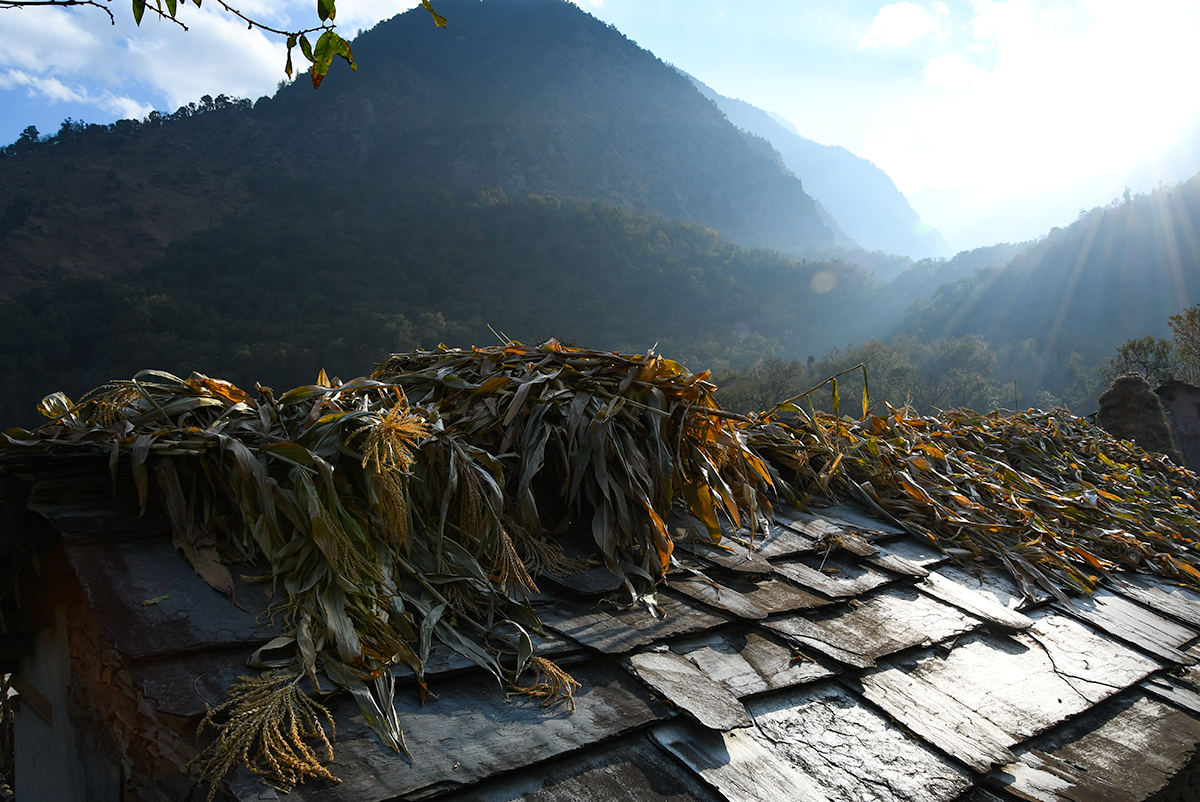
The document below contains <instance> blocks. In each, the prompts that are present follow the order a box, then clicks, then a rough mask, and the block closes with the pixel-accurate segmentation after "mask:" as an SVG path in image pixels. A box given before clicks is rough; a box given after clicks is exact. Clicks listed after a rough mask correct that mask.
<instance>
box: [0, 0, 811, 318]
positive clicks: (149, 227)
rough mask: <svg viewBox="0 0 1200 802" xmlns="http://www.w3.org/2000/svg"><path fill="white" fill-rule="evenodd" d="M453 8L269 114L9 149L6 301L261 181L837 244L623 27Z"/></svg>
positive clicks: (220, 204) (577, 14)
mask: <svg viewBox="0 0 1200 802" xmlns="http://www.w3.org/2000/svg"><path fill="white" fill-rule="evenodd" d="M442 5H443V6H445V8H444V9H442V8H441V6H439V9H440V10H442V11H443V13H444V14H446V15H448V16H450V17H451V18H452V19H453V24H452V26H451V27H450V28H448V29H444V30H442V29H437V28H435V27H434V26H432V25H430V24H429V15H428V13H427V12H425V11H423V10H421V9H417V10H415V11H413V12H409V13H407V14H402V15H400V16H399V17H396V18H394V19H392V20H390V21H387V22H384V23H381V24H380V25H378V26H376V27H375V28H374V29H373V30H371V31H368V32H366V33H364V34H362V35H361V36H359V37H358V39H356V40H355V41H354V43H353V47H354V52H355V56H356V58H357V60H358V61H359V63H360V64H362V65H363V67H362V69H360V70H359V72H358V74H357V75H351V74H350V73H349V70H348V69H347V68H346V67H345V65H344V64H341V63H340V62H339V63H338V64H337V65H335V67H334V74H333V75H332V76H331V77H330V78H329V79H328V80H327V81H326V82H325V83H324V85H323V86H322V87H321V89H320V91H319V92H314V91H313V90H312V88H311V86H309V85H308V81H307V80H305V79H304V77H303V76H301V78H300V79H299V80H297V81H296V82H295V83H294V84H291V85H289V86H285V87H283V88H282V89H281V91H280V92H279V93H278V94H277V95H276V96H275V97H274V98H272V99H261V100H259V101H258V102H257V103H255V104H254V105H253V107H250V106H249V105H248V104H228V103H216V102H212V101H209V102H205V103H202V104H201V105H200V107H199V108H198V109H195V110H193V111H191V112H189V111H188V110H184V113H182V114H177V115H173V117H174V118H173V119H168V120H165V121H164V120H163V118H161V117H156V118H155V119H154V120H152V121H151V122H150V123H149V124H137V123H132V122H130V123H119V124H117V125H115V126H111V127H103V126H93V127H87V128H84V127H78V126H77V127H74V128H72V127H71V126H66V127H65V128H64V132H63V134H62V135H61V136H59V137H56V138H55V139H54V140H53V141H51V142H40V143H35V145H36V146H35V147H30V148H26V149H24V150H25V151H27V152H20V151H21V149H19V148H11V147H10V148H8V149H6V150H7V151H8V155H6V156H5V157H4V158H3V160H2V161H3V164H2V167H3V169H0V196H2V197H4V198H7V199H9V201H8V203H9V206H8V207H7V208H6V207H4V206H0V215H3V216H4V219H5V220H6V221H8V222H6V223H5V224H4V225H3V226H0V294H8V295H10V296H11V295H12V294H13V293H16V292H19V291H20V290H21V289H24V288H27V287H29V286H37V285H41V286H46V285H48V284H51V283H53V282H55V281H57V280H59V279H61V278H62V277H64V276H68V275H75V274H85V275H96V274H105V273H114V272H119V271H120V270H123V269H126V268H128V267H131V266H137V265H139V264H144V263H146V261H147V260H148V259H152V258H156V257H160V256H161V255H162V253H163V249H164V248H165V247H166V246H167V245H168V244H169V243H170V242H172V241H174V240H176V239H178V238H179V237H184V236H187V235H189V234H191V233H193V232H195V231H197V230H199V229H203V228H208V227H210V226H214V225H217V224H219V223H220V222H221V221H222V220H223V219H224V218H225V217H226V216H228V215H230V214H236V213H238V212H239V210H240V209H242V208H243V207H244V206H245V205H246V204H248V203H250V202H264V201H265V202H271V201H279V200H280V199H277V198H267V197H251V196H250V194H248V192H249V190H248V189H247V186H246V183H245V182H246V180H247V178H248V177H249V176H251V175H252V174H253V175H258V174H262V173H271V174H278V175H285V176H305V177H308V179H309V182H310V183H309V185H308V186H307V188H306V191H309V192H314V193H318V194H319V193H322V192H324V191H325V189H326V188H327V187H328V186H330V185H332V184H339V185H348V186H354V185H355V184H356V183H357V182H360V181H362V180H363V179H364V177H371V178H384V179H386V180H390V181H392V182H394V183H397V184H399V183H401V182H405V181H410V180H420V181H425V182H437V183H451V184H457V185H461V186H464V187H469V188H472V189H500V190H502V191H503V192H504V193H506V194H508V195H509V196H511V197H520V196H521V195H524V194H526V193H537V194H545V195H555V196H561V197H568V198H580V199H589V200H600V201H604V202H606V203H609V204H612V205H617V206H622V207H624V208H627V209H630V210H635V211H637V210H644V211H650V212H657V213H660V214H662V215H664V216H666V217H668V218H671V219H679V220H683V221H687V222H691V223H696V224H699V225H702V226H706V227H709V228H713V229H714V230H716V231H718V232H719V233H721V234H722V235H723V236H725V237H727V238H729V239H731V240H733V241H735V242H738V243H742V244H744V245H748V246H764V247H770V248H778V249H790V248H803V249H813V248H821V247H826V246H829V245H832V244H833V234H832V233H831V232H830V230H829V229H827V228H826V227H825V226H824V225H823V224H822V222H821V220H820V217H819V215H818V212H817V209H816V206H815V204H814V203H813V200H812V199H811V198H810V197H809V196H808V195H806V194H805V193H804V191H803V188H802V185H801V182H800V181H799V180H798V179H796V178H795V177H794V176H792V175H790V174H789V173H788V172H787V170H786V169H785V168H784V167H783V166H782V165H781V164H779V163H778V160H777V157H775V156H774V154H772V153H764V152H762V149H761V147H760V146H759V145H758V144H757V143H751V142H750V141H748V140H747V138H746V137H745V136H744V135H743V134H742V133H741V132H739V131H738V130H737V129H736V128H735V127H734V126H733V125H731V124H730V123H729V122H728V121H727V120H725V118H724V116H723V115H722V114H721V112H720V111H719V110H718V109H716V108H715V107H714V106H713V105H712V104H711V103H710V102H708V101H707V100H705V99H704V98H703V97H702V96H701V95H700V94H699V93H698V92H697V91H696V90H695V88H694V87H693V86H692V85H691V84H690V82H688V81H687V79H686V78H684V77H683V76H681V75H679V74H678V73H677V72H676V71H675V70H674V69H672V68H670V67H668V66H667V65H665V64H663V63H662V62H661V61H659V60H658V59H657V58H656V57H655V56H654V55H653V54H651V53H648V52H647V51H645V50H642V49H641V48H639V47H637V46H636V45H635V44H633V43H632V42H630V41H629V40H628V39H626V38H625V37H624V36H622V35H621V34H620V32H618V31H617V30H616V29H614V28H610V27H608V26H606V25H604V24H603V23H601V22H599V21H598V20H596V19H595V18H593V17H591V16H589V15H588V14H586V13H584V12H583V11H581V10H580V9H579V8H578V7H577V6H575V5H573V4H571V3H568V2H566V0H509V2H503V3H478V2H472V0H443V3H442ZM218 107H220V108H218ZM200 112H207V113H200ZM13 204H15V205H13ZM325 233H326V235H327V236H330V237H336V236H338V232H337V231H336V230H335V229H326V231H325Z"/></svg>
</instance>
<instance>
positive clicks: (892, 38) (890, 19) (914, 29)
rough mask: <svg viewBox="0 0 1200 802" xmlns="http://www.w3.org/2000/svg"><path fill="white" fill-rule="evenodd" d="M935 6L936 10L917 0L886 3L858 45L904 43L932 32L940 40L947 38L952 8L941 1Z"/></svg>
mask: <svg viewBox="0 0 1200 802" xmlns="http://www.w3.org/2000/svg"><path fill="white" fill-rule="evenodd" d="M931 8H932V9H933V13H932V14H931V13H930V12H929V11H926V10H925V9H924V8H923V7H921V6H918V5H916V4H915V3H908V2H902V3H892V4H890V5H886V6H884V7H883V8H881V9H879V13H878V14H876V15H875V19H874V20H873V21H872V22H871V27H870V28H868V29H867V33H866V35H865V36H863V38H862V39H860V40H859V42H858V46H859V47H860V48H865V47H872V46H874V47H904V46H905V45H909V44H912V43H913V42H915V41H916V40H917V39H920V38H921V37H922V36H928V35H931V34H932V35H933V36H935V37H937V39H938V41H945V40H946V38H947V37H949V35H950V31H949V29H948V28H947V27H946V26H945V23H946V22H947V19H948V17H949V15H950V10H949V9H948V8H946V5H945V4H944V3H941V2H935V3H934V4H933V5H932V6H931Z"/></svg>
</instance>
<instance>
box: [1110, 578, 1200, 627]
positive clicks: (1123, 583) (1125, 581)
mask: <svg viewBox="0 0 1200 802" xmlns="http://www.w3.org/2000/svg"><path fill="white" fill-rule="evenodd" d="M1105 585H1107V586H1108V587H1110V588H1112V589H1113V590H1115V591H1116V592H1117V593H1120V594H1121V595H1122V596H1128V597H1129V598H1131V599H1134V600H1135V601H1139V602H1141V603H1142V604H1144V605H1146V606H1147V607H1150V608H1151V609H1154V610H1157V611H1158V612H1160V613H1163V614H1165V615H1172V616H1175V617H1176V618H1178V619H1179V620H1180V621H1183V622H1184V623H1185V624H1191V625H1192V626H1197V627H1200V593H1197V592H1196V591H1194V590H1190V589H1188V588H1181V587H1179V586H1178V585H1173V584H1171V583H1170V582H1168V581H1166V580H1163V579H1159V578H1157V577H1152V576H1146V575H1144V574H1131V573H1120V574H1115V575H1114V576H1113V578H1112V579H1111V580H1109V581H1106V582H1105Z"/></svg>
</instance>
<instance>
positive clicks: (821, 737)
mask: <svg viewBox="0 0 1200 802" xmlns="http://www.w3.org/2000/svg"><path fill="white" fill-rule="evenodd" d="M747 706H748V707H749V708H750V715H751V717H752V718H753V719H754V723H755V725H756V726H757V727H758V731H759V732H760V733H761V734H762V735H761V738H762V740H763V741H764V742H766V743H767V744H768V745H769V746H770V747H771V750H772V751H773V752H775V753H776V754H779V755H781V756H783V757H784V758H786V759H787V760H788V761H789V762H790V763H791V765H792V767H793V768H794V769H795V770H796V771H798V772H799V773H801V774H803V775H805V776H806V777H808V778H809V779H810V780H811V781H812V782H813V784H814V785H816V786H817V787H818V788H819V789H820V790H821V792H822V793H824V794H825V796H826V797H827V798H828V799H829V800H831V802H864V801H865V800H876V801H877V802H918V800H919V801H920V802H949V800H954V799H957V798H958V797H959V796H960V795H961V794H962V793H963V792H964V791H966V790H967V789H968V788H970V787H971V786H972V785H973V780H972V778H971V776H970V774H968V772H967V771H966V770H964V769H963V768H960V767H959V766H958V765H956V764H955V763H954V762H953V761H951V760H950V759H948V758H946V757H943V756H942V755H940V754H938V753H937V752H935V751H934V750H933V749H931V748H930V747H929V746H928V745H926V744H924V743H922V742H921V741H919V740H917V739H916V738H914V737H913V736H911V735H909V734H908V733H907V732H905V731H904V729H903V728H902V727H901V726H900V725H898V724H896V723H895V722H893V721H891V720H889V719H888V718H887V717H886V716H883V715H881V714H879V713H877V712H875V711H874V710H873V709H872V708H871V707H870V706H868V705H866V704H863V701H862V699H860V698H858V697H857V696H856V695H854V694H853V693H852V692H850V691H849V690H847V689H845V688H842V687H839V686H838V685H836V684H834V683H828V682H822V683H818V684H816V685H806V686H803V687H802V688H798V689H793V690H790V691H784V692H782V693H778V694H771V695H770V696H764V697H759V698H757V699H753V700H751V701H750V702H749V703H748V705H747ZM751 732H753V730H751Z"/></svg>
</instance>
